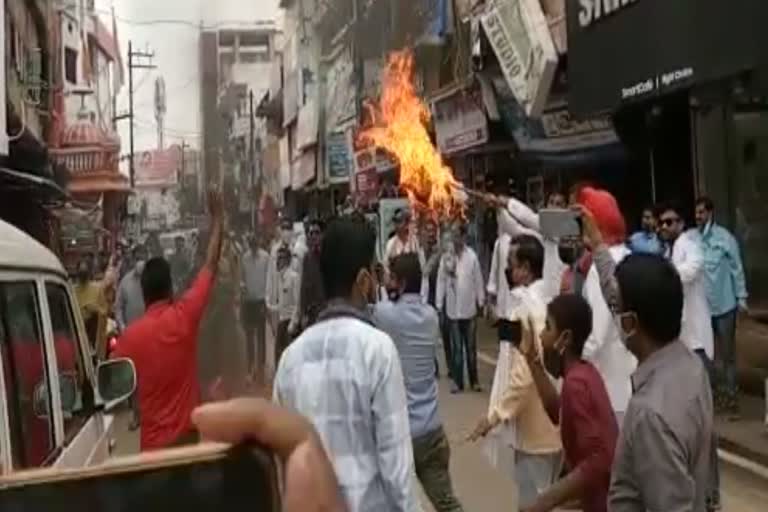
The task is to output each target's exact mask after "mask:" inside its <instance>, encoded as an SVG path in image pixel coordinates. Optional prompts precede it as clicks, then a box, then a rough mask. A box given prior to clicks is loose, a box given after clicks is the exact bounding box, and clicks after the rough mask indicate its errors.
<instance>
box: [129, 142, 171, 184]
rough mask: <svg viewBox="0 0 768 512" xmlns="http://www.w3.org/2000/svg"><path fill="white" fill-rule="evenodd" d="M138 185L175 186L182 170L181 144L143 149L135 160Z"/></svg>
mask: <svg viewBox="0 0 768 512" xmlns="http://www.w3.org/2000/svg"><path fill="white" fill-rule="evenodd" d="M134 167H135V170H136V186H137V187H139V188H159V187H163V188H165V187H173V186H175V185H176V184H177V183H178V181H179V172H180V171H181V146H179V145H178V144H174V145H173V146H170V147H168V148H167V149H154V150H151V151H143V152H140V153H138V154H137V155H136V157H135V160H134Z"/></svg>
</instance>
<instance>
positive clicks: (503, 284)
mask: <svg viewBox="0 0 768 512" xmlns="http://www.w3.org/2000/svg"><path fill="white" fill-rule="evenodd" d="M511 241H512V237H511V236H509V235H508V234H507V233H502V234H501V235H499V238H497V239H496V244H494V246H493V256H492V257H491V270H490V272H489V273H488V286H487V288H486V290H487V291H488V295H494V296H496V304H495V305H494V308H493V309H494V313H495V315H496V317H497V318H507V316H508V315H507V312H508V311H507V310H508V305H509V283H508V282H507V275H506V271H507V265H508V264H509V243H510V242H511Z"/></svg>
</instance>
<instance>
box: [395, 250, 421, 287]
mask: <svg viewBox="0 0 768 512" xmlns="http://www.w3.org/2000/svg"><path fill="white" fill-rule="evenodd" d="M389 269H390V271H391V272H392V275H394V276H395V277H396V278H397V279H398V280H400V281H402V282H405V290H404V291H405V293H420V292H421V263H420V262H419V256H418V255H417V254H416V253H413V252H408V253H403V254H400V255H398V256H395V257H394V258H392V263H391V264H390V266H389Z"/></svg>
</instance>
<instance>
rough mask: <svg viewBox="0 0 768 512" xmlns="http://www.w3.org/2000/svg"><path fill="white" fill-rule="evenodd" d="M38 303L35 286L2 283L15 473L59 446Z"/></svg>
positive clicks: (0, 321) (0, 331)
mask: <svg viewBox="0 0 768 512" xmlns="http://www.w3.org/2000/svg"><path fill="white" fill-rule="evenodd" d="M38 305H39V301H38V296H37V291H36V287H35V283H34V282H31V281H29V282H15V283H0V355H1V356H2V362H3V369H4V376H5V388H6V393H7V403H8V419H9V426H10V439H11V449H12V454H11V458H12V461H13V467H14V468H16V469H27V468H34V467H39V466H42V465H43V464H44V463H45V461H46V459H48V458H49V456H50V455H51V454H52V453H53V450H54V446H55V442H54V433H53V424H52V420H51V418H52V416H51V401H50V396H49V395H48V392H47V390H48V389H49V386H48V384H47V383H48V380H49V376H48V370H47V367H46V364H45V348H44V344H43V336H42V332H43V329H42V320H41V316H40V309H39V306H38ZM36 390H37V391H38V410H37V411H36V410H35V391H36Z"/></svg>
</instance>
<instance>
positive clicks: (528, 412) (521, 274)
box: [469, 235, 562, 508]
mask: <svg viewBox="0 0 768 512" xmlns="http://www.w3.org/2000/svg"><path fill="white" fill-rule="evenodd" d="M543 266H544V248H543V247H542V245H541V242H539V240H538V239H537V238H536V237H533V236H531V235H521V236H519V237H517V238H515V239H514V240H513V241H512V247H511V248H510V251H509V266H508V269H507V279H508V281H509V285H510V287H512V288H514V291H513V293H514V294H515V295H516V296H517V299H518V301H519V304H520V305H519V307H518V308H517V311H518V312H517V318H515V320H523V319H526V318H528V317H532V318H533V319H534V320H535V322H536V323H537V324H538V325H540V326H543V323H544V319H545V318H546V307H547V306H546V305H547V303H548V302H549V299H550V296H548V295H547V294H546V287H545V285H544V281H543V280H542V269H543ZM514 341H515V342H516V343H515V348H513V349H512V356H511V366H510V369H509V376H508V380H507V383H506V386H505V387H504V389H503V390H501V393H500V396H498V398H496V399H495V400H492V401H491V404H490V406H489V411H488V413H487V415H485V416H483V417H482V418H481V419H480V421H479V422H478V424H477V426H476V427H475V429H474V431H473V432H472V434H471V435H470V436H469V440H470V441H477V440H478V439H480V438H483V437H485V436H486V435H488V434H489V433H490V432H491V431H492V430H494V429H496V428H504V427H505V426H507V425H510V424H514V427H515V435H514V436H513V438H512V440H511V441H512V443H513V446H514V448H515V476H516V478H517V484H518V496H519V506H520V507H521V508H525V507H528V506H531V505H532V504H533V503H534V502H535V501H536V499H537V497H538V495H539V494H540V493H541V492H543V491H544V490H545V489H546V488H547V487H549V486H550V485H551V484H552V483H553V482H554V481H555V479H556V478H557V475H558V474H559V471H560V461H561V450H562V446H561V442H560V435H559V433H558V431H557V428H555V426H554V425H553V423H552V420H551V419H550V418H549V417H548V416H547V413H546V411H545V410H544V407H543V405H542V401H541V399H540V397H539V394H538V390H537V388H536V386H535V384H534V381H533V377H532V375H531V369H530V367H529V365H528V362H527V361H526V359H525V358H524V357H523V356H522V354H520V351H519V348H518V347H519V343H520V341H521V340H520V339H519V338H518V339H517V340H514ZM536 350H537V351H538V352H541V345H540V344H539V343H538V340H537V341H536Z"/></svg>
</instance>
